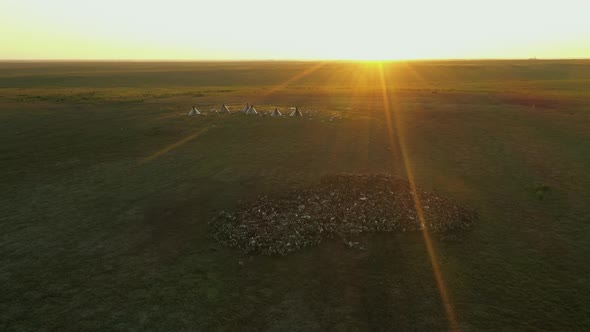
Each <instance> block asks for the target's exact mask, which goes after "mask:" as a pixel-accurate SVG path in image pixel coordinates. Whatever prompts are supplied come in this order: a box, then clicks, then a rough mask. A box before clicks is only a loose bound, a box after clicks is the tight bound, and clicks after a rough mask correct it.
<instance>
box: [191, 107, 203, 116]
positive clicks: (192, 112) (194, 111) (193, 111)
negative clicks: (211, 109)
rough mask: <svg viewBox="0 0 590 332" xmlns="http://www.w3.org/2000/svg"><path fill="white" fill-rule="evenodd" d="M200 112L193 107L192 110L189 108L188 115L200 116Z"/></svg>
mask: <svg viewBox="0 0 590 332" xmlns="http://www.w3.org/2000/svg"><path fill="white" fill-rule="evenodd" d="M200 114H201V111H199V110H198V109H197V108H196V107H194V106H193V108H191V110H190V111H189V112H188V115H190V116H192V115H200Z"/></svg>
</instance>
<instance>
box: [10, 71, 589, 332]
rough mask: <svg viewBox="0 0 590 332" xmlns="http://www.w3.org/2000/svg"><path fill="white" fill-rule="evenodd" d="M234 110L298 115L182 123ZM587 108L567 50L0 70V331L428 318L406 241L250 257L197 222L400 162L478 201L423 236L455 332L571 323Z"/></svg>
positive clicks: (423, 181) (585, 186)
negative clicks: (465, 227) (453, 223)
mask: <svg viewBox="0 0 590 332" xmlns="http://www.w3.org/2000/svg"><path fill="white" fill-rule="evenodd" d="M246 102H250V103H254V104H255V106H256V108H257V109H258V110H259V111H261V110H263V111H270V110H271V109H274V107H280V108H281V109H282V110H283V111H286V110H287V108H288V107H290V106H299V107H300V108H301V109H302V111H303V112H304V113H306V114H307V116H306V117H304V118H279V119H275V118H269V117H257V116H245V115H241V114H232V115H229V116H223V115H214V114H210V115H208V116H201V117H188V116H186V113H187V112H188V111H189V109H190V107H191V106H192V105H196V106H197V107H199V108H200V109H205V110H210V109H212V108H219V106H221V104H222V103H226V104H228V105H229V106H230V108H232V109H233V110H235V111H238V110H239V109H241V107H242V106H243V105H244V104H245V103H246ZM533 105H534V106H533ZM588 105H590V61H582V60H576V61H573V60H571V61H566V60H563V61H540V60H537V61H438V62H392V63H386V64H383V65H381V66H380V65H379V64H372V63H352V62H351V63H348V62H331V63H319V62H318V63H314V62H237V63H224V62H219V63H216V62H212V63H183V62H178V63H141V62H138V63H124V62H122V63H116V62H114V63H109V62H103V63H91V62H76V63H72V62H70V63H68V62H46V63H32V62H6V63H0V142H2V144H0V184H1V190H0V285H1V286H2V291H1V292H0V329H1V330H5V331H6V330H87V329H123V330H132V329H136V330H143V329H148V330H179V329H186V330H219V329H226V330H237V329H240V330H242V329H248V330H261V329H262V330H331V329H336V330H366V329H374V330H446V329H449V328H450V327H451V325H450V323H449V320H448V317H447V315H446V314H445V310H444V306H443V303H442V302H441V297H440V293H439V289H438V287H437V283H436V281H435V278H434V274H433V269H432V266H431V263H430V260H429V255H428V252H427V250H426V247H425V243H424V239H423V237H422V235H421V234H420V233H416V234H414V233H410V234H408V233H403V234H401V233H400V234H377V235H374V236H369V237H367V238H366V243H367V248H366V250H364V251H360V250H353V249H349V248H347V247H345V246H344V245H342V244H341V243H339V242H338V241H334V242H331V243H326V244H322V245H321V246H319V247H314V248H310V249H306V250H304V251H303V252H301V253H296V254H293V255H289V256H286V257H261V256H245V255H242V254H240V253H239V252H237V251H235V250H231V249H228V248H225V247H223V246H221V245H219V244H218V243H216V242H215V241H214V240H212V239H211V238H210V237H209V235H208V231H207V222H208V221H209V220H210V219H211V218H212V217H213V216H215V215H216V214H217V213H218V212H219V211H221V210H232V209H235V208H236V206H237V205H238V203H239V202H240V201H244V200H248V199H251V198H253V197H255V196H256V195H258V194H263V193H264V194H273V193H282V192H285V191H288V190H291V189H293V188H298V187H302V186H305V185H308V184H311V183H314V182H315V181H317V180H318V179H319V178H321V177H322V176H323V175H326V174H333V173H342V172H346V173H362V174H367V173H391V174H394V175H396V176H398V177H400V178H407V177H408V172H410V174H412V175H413V177H414V178H415V180H416V183H417V184H418V185H419V186H420V187H422V188H424V189H426V190H429V191H434V192H436V193H439V194H440V195H442V196H446V197H449V198H451V199H454V200H456V201H458V202H461V203H462V204H464V205H466V206H469V207H471V208H473V209H475V210H477V211H478V213H479V219H480V220H479V221H478V223H477V224H476V225H475V227H474V228H473V229H472V230H471V231H469V232H467V233H466V234H462V235H461V236H459V237H458V238H456V239H452V240H445V239H441V238H438V237H436V236H435V237H433V240H434V243H433V244H434V248H435V250H436V253H437V254H438V261H439V264H440V268H441V271H442V275H443V278H444V281H445V284H446V288H447V291H448V294H449V301H450V303H451V305H452V308H453V311H454V313H455V314H456V317H457V324H458V327H459V328H460V329H461V330H465V331H470V330H588V329H589V328H590V279H589V277H588V276H589V275H590V264H588V257H590V204H589V202H590V176H589V175H588V173H589V171H590V106H588ZM311 111H313V112H314V113H311ZM309 114H314V116H313V117H312V119H310V117H309ZM334 115H338V119H337V120H335V121H329V118H330V117H333V116H334ZM389 128H391V129H392V130H393V131H392V132H390V131H389V130H390V129H389ZM390 134H392V135H390ZM390 137H392V138H393V141H392V140H391V139H390ZM403 152H405V155H404V153H403Z"/></svg>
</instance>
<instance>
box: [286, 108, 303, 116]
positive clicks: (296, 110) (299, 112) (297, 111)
mask: <svg viewBox="0 0 590 332" xmlns="http://www.w3.org/2000/svg"><path fill="white" fill-rule="evenodd" d="M289 116H303V114H302V113H301V111H300V110H299V108H297V107H295V110H294V111H293V112H291V114H289Z"/></svg>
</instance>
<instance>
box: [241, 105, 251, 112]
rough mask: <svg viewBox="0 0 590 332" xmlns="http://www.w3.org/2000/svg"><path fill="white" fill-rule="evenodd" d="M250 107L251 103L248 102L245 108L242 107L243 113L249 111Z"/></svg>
mask: <svg viewBox="0 0 590 332" xmlns="http://www.w3.org/2000/svg"><path fill="white" fill-rule="evenodd" d="M249 109H250V104H246V106H244V108H242V113H248V110H249Z"/></svg>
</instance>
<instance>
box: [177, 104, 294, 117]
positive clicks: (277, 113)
mask: <svg viewBox="0 0 590 332" xmlns="http://www.w3.org/2000/svg"><path fill="white" fill-rule="evenodd" d="M291 110H292V111H291V113H289V116H303V113H301V111H300V110H299V108H297V107H291ZM218 112H219V113H228V114H229V113H231V112H232V111H230V110H229V108H228V107H227V106H226V105H225V104H223V105H222V106H221V108H220V109H219V111H218ZM201 113H202V111H199V110H198V109H197V108H196V107H195V106H193V108H191V110H190V111H189V112H188V115H191V116H192V115H200V114H201ZM240 113H244V114H258V111H257V110H256V108H255V107H254V105H250V104H246V106H244V108H243V109H242V110H241V111H240ZM270 116H283V113H281V111H280V110H279V108H278V107H275V109H274V111H272V112H271V113H270Z"/></svg>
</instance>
